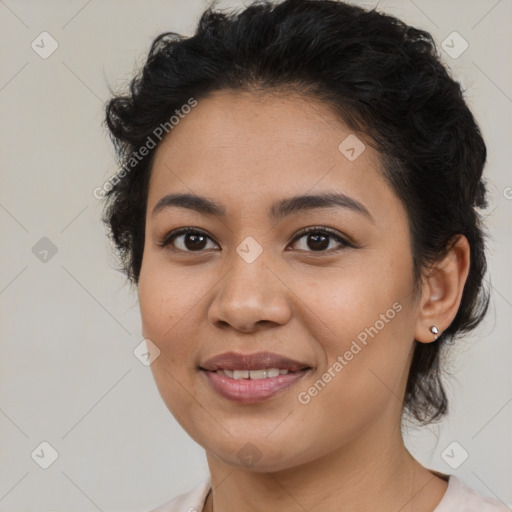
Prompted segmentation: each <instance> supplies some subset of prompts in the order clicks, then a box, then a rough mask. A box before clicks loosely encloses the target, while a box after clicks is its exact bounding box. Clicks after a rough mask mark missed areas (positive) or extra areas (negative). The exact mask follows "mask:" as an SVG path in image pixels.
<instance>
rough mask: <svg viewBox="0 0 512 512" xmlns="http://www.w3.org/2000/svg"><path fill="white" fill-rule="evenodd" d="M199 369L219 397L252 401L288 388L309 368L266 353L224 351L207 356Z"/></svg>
mask: <svg viewBox="0 0 512 512" xmlns="http://www.w3.org/2000/svg"><path fill="white" fill-rule="evenodd" d="M199 370H200V371H201V373H202V374H203V375H204V376H205V377H206V379H207V381H208V383H209V385H210V387H211V389H213V390H214V391H215V392H216V393H217V394H219V395H220V396H222V397H224V398H226V399H228V400H232V401H236V402H239V403H244V404H252V403H257V402H261V401H264V400H268V399H270V398H271V397H273V396H275V395H276V394H277V393H279V392H281V391H283V390H285V389H289V388H290V387H291V386H292V385H293V384H295V383H296V382H297V381H298V380H299V379H301V378H303V377H304V375H306V374H307V373H308V372H309V371H310V370H312V368H311V366H309V365H308V364H306V363H302V362H300V361H295V360H293V359H290V358H287V357H284V356H281V355H278V354H272V353H269V352H260V353H257V354H237V353H234V352H228V353H225V354H221V355H219V356H216V357H214V358H211V359H209V360H208V361H206V362H205V363H203V364H202V365H201V366H200V367H199Z"/></svg>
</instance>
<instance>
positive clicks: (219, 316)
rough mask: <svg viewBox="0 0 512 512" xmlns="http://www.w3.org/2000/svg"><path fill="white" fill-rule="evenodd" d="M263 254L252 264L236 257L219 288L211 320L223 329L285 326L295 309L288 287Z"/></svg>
mask: <svg viewBox="0 0 512 512" xmlns="http://www.w3.org/2000/svg"><path fill="white" fill-rule="evenodd" d="M264 254H265V253H263V254H261V255H260V256H259V257H258V258H257V259H256V260H255V261H253V262H252V263H248V262H246V261H245V260H244V259H243V258H241V257H240V256H239V255H238V254H237V253H234V254H233V258H232V259H233V262H232V265H231V268H230V270H229V271H228V273H227V274H225V275H224V277H223V278H222V279H221V281H220V283H219V284H218V286H217V287H216V290H215V292H216V293H215V296H214V299H213V300H212V302H211V304H210V307H209V311H208V317H209V320H210V322H211V323H212V324H213V325H215V326H216V327H219V328H221V329H227V328H229V327H231V328H232V329H235V330H237V331H240V332H244V333H249V332H254V331H257V330H261V329H265V328H268V327H270V326H274V327H275V326H280V325H284V324H285V323H286V322H288V321H289V319H290V317H291V314H292V310H291V304H290V300H289V293H290V291H289V288H288V287H287V286H286V284H285V283H284V282H283V281H284V280H283V279H282V278H280V276H279V272H278V271H276V270H275V269H274V268H271V267H270V266H269V265H267V263H269V262H268V261H266V260H267V258H265V257H264Z"/></svg>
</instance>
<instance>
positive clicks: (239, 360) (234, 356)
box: [200, 352, 310, 372]
mask: <svg viewBox="0 0 512 512" xmlns="http://www.w3.org/2000/svg"><path fill="white" fill-rule="evenodd" d="M200 368H201V369H203V370H207V371H211V372H214V371H216V370H263V369H265V368H278V369H280V370H288V371H290V372H297V371H300V370H303V369H305V368H310V366H309V365H308V364H307V363H303V362H300V361H296V360H294V359H290V358H289V357H285V356H282V355H279V354H274V353H272V352H257V353H255V354H240V353H236V352H224V353H223V354H219V355H217V356H214V357H212V358H210V359H208V360H207V361H205V362H204V363H203V364H201V365H200Z"/></svg>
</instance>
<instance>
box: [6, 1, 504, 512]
mask: <svg viewBox="0 0 512 512" xmlns="http://www.w3.org/2000/svg"><path fill="white" fill-rule="evenodd" d="M376 3H377V2H376V0H375V1H373V2H362V3H361V5H363V6H365V7H374V6H375V5H376ZM218 5H219V7H221V8H224V7H227V6H241V5H242V4H241V3H235V2H231V3H229V4H228V3H227V2H220V4H218ZM206 7H207V2H206V1H202V0H186V1H177V0H144V1H133V0H129V1H128V0H104V1H100V0H89V1H86V0H73V1H69V0H68V1H64V0H62V1H56V0H53V1H50V0H46V1H44V2H42V1H36V0H0V41H1V51H2V60H1V65H0V108H1V115H0V163H1V178H0V226H1V267H0V307H1V319H0V334H1V357H0V432H1V436H0V458H1V459H0V510H2V511H10V512H19V511H40V512H43V511H50V510H51V511H54V512H57V511H67V512H68V511H70V510H73V511H80V512H85V511H96V510H100V511H124V512H136V511H139V512H142V511H144V510H148V509H150V508H152V507H154V506H156V505H158V504H161V503H162V502H164V501H167V500H169V499H170V498H171V497H173V496H175V495H176V494H178V493H181V492H184V491H186V490H189V489H190V488H191V487H192V486H194V485H196V484H197V483H198V482H199V481H200V480H202V479H203V478H205V477H206V476H207V474H208V471H207V465H206V459H205V457H204V452H203V449H202V448H201V447H200V446H198V445H196V444H195V443H194V442H193V441H192V440H191V439H190V438H189V437H188V435H187V434H186V433H185V432H184V431H183V430H182V429H181V427H180V426H179V425H178V424H177V422H176V421H175V420H174V418H173V417H172V416H171V414H170V413H169V412H168V410H167V409H166V407H165V405H164V404H163V402H162V400H161V398H160V396H159V394H158V390H157V388H156V386H155V384H154V381H153V379H152V375H151V371H150V369H149V367H146V366H144V365H143V364H142V363H141V362H140V361H139V360H138V359H137V358H136V357H135V356H134V353H133V351H134V349H135V348H136V347H137V346H138V345H139V344H140V342H141V341H142V335H141V331H140V318H139V310H138V305H137V297H136V294H135V293H131V292H130V289H129V287H128V286H127V285H126V284H125V280H124V277H123V276H122V275H121V274H120V273H119V272H118V271H116V270H115V267H116V262H115V261H114V259H113V256H112V255H111V250H110V246H109V243H108V241H107V239H106V237H105V233H104V228H103V226H102V224H101V222H100V216H101V208H102V204H101V202H100V201H98V200H97V199H96V198H95V197H94V196H93V190H94V188H95V187H97V186H101V185H102V184H103V183H104V181H105V179H106V178H107V177H109V176H111V175H112V174H113V173H114V172H115V170H116V167H115V163H114V160H113V153H112V149H111V146H110V141H109V139H108V137H107V134H106V131H105V129H104V128H103V127H102V122H103V106H104V103H105V101H106V100H107V99H108V97H109V89H108V86H109V85H111V86H112V87H113V88H122V87H124V86H126V84H127V81H128V80H129V79H130V78H131V76H132V75H133V72H134V71H135V70H136V69H137V68H138V66H140V65H141V63H142V62H143V60H144V58H145V55H146V52H147V50H148V48H149V45H150V44H151V42H152V40H153V38H154V37H155V36H157V35H158V34H159V33H161V32H163V31H168V30H173V31H177V32H180V33H183V34H186V35H191V34H192V33H193V31H194V29H195V25H196V23H197V20H198V18H199V15H200V14H201V12H202V11H203V10H204V9H205V8H206ZM378 8H379V9H380V10H383V11H387V12H389V13H391V14H393V15H396V16H398V17H399V18H402V19H404V20H405V21H407V22H408V23H410V24H412V25H416V26H418V27H420V28H424V29H427V30H429V31H430V32H431V33H432V34H433V36H434V37H435V39H436V41H437V43H438V47H439V51H440V53H441V54H442V56H443V61H444V62H445V63H446V64H447V65H448V66H449V67H450V68H451V70H452V73H453V75H454V76H455V77H456V78H457V79H458V80H459V81H460V82H461V83H462V84H463V85H464V87H465V88H466V89H467V92H466V97H467V100H468V102H469V105H470V107H471V108H472V110H473V112H474V114H475V116H476V118H477V120H478V122H479V124H480V125H481V128H482V131H483V134H484V137H485V140H486V143H487V146H488V151H489V159H488V165H487V167H486V175H487V177H488V180H489V189H490V206H489V208H488V210H487V212H486V219H487V224H488V226H489V230H490V235H491V236H490V238H489V241H488V251H489V252H488V254H489V255H488V258H489V274H488V276H487V278H486V280H487V281H488V282H489V284H490V286H492V302H491V307H490V311H489V314H488V316H487V318H486V320H485V322H484V323H483V324H482V325H481V326H480V327H479V328H478V330H477V331H476V332H475V333H474V334H472V335H471V336H470V337H467V338H466V340H465V341H463V342H462V343H460V344H457V346H454V347H453V352H454V354H453V358H452V364H451V365H450V367H449V370H450V371H451V373H452V374H453V376H452V377H451V378H450V379H449V381H448V384H447V385H448V390H449V394H450V403H451V413H450V416H449V418H448V419H447V420H446V421H444V422H443V423H442V424H441V425H438V426H436V427H433V426H430V427H428V428H423V429H419V428H412V429H410V430H408V431H407V433H406V439H407V444H408V446H409V448H410V450H411V451H412V452H413V454H414V455H415V456H416V457H417V458H419V460H420V461H421V462H422V463H423V464H425V465H427V466H428V467H430V468H432V469H437V470H439V471H442V472H444V473H450V474H456V475H458V476H459V477H460V478H462V479H463V480H464V481H465V483H467V484H468V485H470V486H472V487H474V488H475V489H477V490H478V491H479V492H481V493H483V494H488V495H490V496H494V497H498V498H499V499H501V500H503V501H504V502H506V503H508V504H512V487H511V486H510V483H511V481H512V438H511V436H512V434H511V432H512V357H511V346H512V344H511V341H512V340H511V333H512V322H511V318H512V278H511V269H510V261H511V258H510V256H511V253H512V251H511V248H512V247H511V246H512V236H511V219H512V175H511V171H510V169H511V166H510V164H511V141H512V133H511V126H512V123H511V119H512V116H511V114H512V92H511V90H512V87H511V85H512V70H511V65H510V58H509V56H510V48H511V47H512V36H511V31H510V26H511V21H512V19H511V18H512V2H511V0H500V1H496V0H478V1H471V2H469V1H466V0H457V1H450V2H445V1H444V0H429V1H427V0H414V1H412V0H393V1H392V0H382V1H381V2H379V6H378ZM42 32H47V33H48V35H41V33H42ZM453 32H457V33H458V34H459V35H460V37H461V38H462V39H460V38H459V36H458V35H456V36H454V35H453ZM454 37H455V38H456V39H454ZM447 38H448V39H447ZM41 39H43V42H42V43H41ZM443 41H447V42H448V48H452V50H451V53H452V55H450V54H449V53H447V51H445V50H444V49H443ZM464 41H466V42H467V44H468V47H467V49H466V50H465V51H464V52H463V53H462V54H461V55H460V56H457V57H454V56H453V55H454V50H453V48H455V50H461V49H462V48H463V46H465V43H464ZM56 44H58V47H56V49H55V51H54V52H53V53H52V54H51V55H49V56H47V55H45V52H49V51H50V50H52V49H53V47H54V46H55V45H56ZM52 45H53V46H52ZM461 45H462V46H461ZM445 47H446V43H445ZM455 53H457V52H455ZM43 57H46V58H43ZM41 443H48V444H41ZM452 443H456V444H452ZM466 452H467V458H466V460H464V461H463V462H461V460H462V459H463V458H464V457H466V455H465V453H466ZM447 454H448V457H447ZM55 457H57V458H56V459H55V460H54V461H53V463H51V465H49V467H48V468H47V469H44V468H43V467H41V466H42V465H45V464H48V463H50V462H52V458H55ZM450 458H451V459H456V461H457V464H458V467H457V468H454V467H450V465H449V464H448V463H447V462H446V461H447V460H450ZM450 463H451V464H452V466H453V465H454V463H453V462H452V461H451V460H450ZM459 463H460V464H459Z"/></svg>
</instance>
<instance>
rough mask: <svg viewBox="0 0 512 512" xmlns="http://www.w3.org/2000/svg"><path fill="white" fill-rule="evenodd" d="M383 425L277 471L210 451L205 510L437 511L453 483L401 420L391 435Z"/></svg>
mask: <svg viewBox="0 0 512 512" xmlns="http://www.w3.org/2000/svg"><path fill="white" fill-rule="evenodd" d="M379 427H380V425H377V424H376V425H374V427H373V428H369V429H367V430H366V431H365V432H364V433H363V434H362V435H361V436H359V437H358V438H357V439H355V440H354V441H353V442H351V443H350V444H348V445H344V446H341V447H338V448H337V449H335V450H333V451H331V452H330V453H328V454H325V455H324V456H322V457H319V458H318V459H315V460H314V461H312V462H309V463H307V464H303V465H301V466H299V467H293V468H290V469H285V470H279V471H274V472H265V473H261V472H256V471H249V470H247V469H246V468H233V466H232V465H228V464H226V463H224V462H223V461H221V460H220V459H219V458H218V457H216V456H214V455H213V454H211V453H209V452H207V459H208V465H209V469H210V474H211V479H212V489H213V492H211V493H210V496H209V499H208V503H207V506H206V507H205V512H209V511H212V510H213V511H215V512H217V511H220V510H222V511H223V512H235V511H238V510H245V509H247V508H248V504H250V509H251V510H252V511H254V512H260V511H261V512H267V511H268V510H273V509H275V505H276V503H278V504H279V510H280V512H288V511H290V512H291V511H296V510H314V509H316V510H322V511H325V512H330V511H332V512H334V511H336V512H340V511H350V512H365V511H367V510H379V511H381V512H388V511H389V512H396V511H397V510H400V511H401V512H413V511H414V512H432V511H433V510H434V509H435V507H436V506H437V504H438V503H439V501H440V500H441V499H442V497H443V495H444V493H445V492H446V487H447V483H446V482H445V481H444V480H442V479H441V478H439V477H438V476H436V475H434V474H433V473H431V472H430V471H428V470H427V469H426V468H424V467H423V466H421V465H420V464H419V463H418V462H417V461H416V460H415V459H414V458H413V457H412V456H411V455H410V454H409V452H408V451H407V449H406V448H405V446H404V444H403V439H402V435H401V432H400V427H399V426H397V427H395V428H394V430H393V431H392V432H391V433H390V432H389V429H387V431H386V434H385V435H383V434H382V432H383V431H382V430H379ZM212 503H213V508H212Z"/></svg>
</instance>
